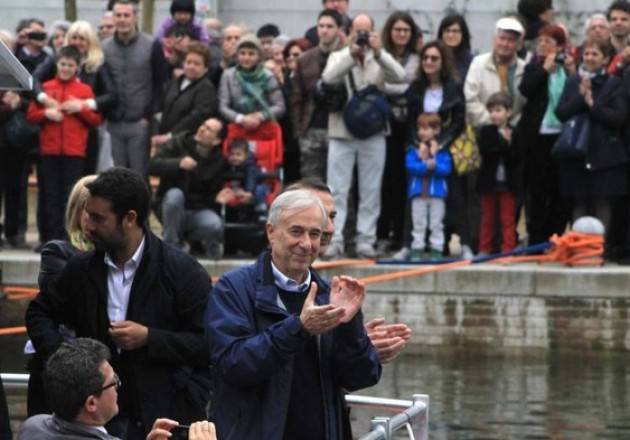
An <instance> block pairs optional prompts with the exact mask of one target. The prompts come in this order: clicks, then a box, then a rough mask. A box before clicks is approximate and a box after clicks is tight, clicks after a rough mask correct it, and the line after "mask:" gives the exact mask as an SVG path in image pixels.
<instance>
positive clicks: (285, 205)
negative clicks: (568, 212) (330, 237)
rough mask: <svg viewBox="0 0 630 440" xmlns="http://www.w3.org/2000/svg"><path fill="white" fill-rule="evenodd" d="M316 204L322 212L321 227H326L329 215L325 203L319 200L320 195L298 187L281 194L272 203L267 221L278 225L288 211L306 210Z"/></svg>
mask: <svg viewBox="0 0 630 440" xmlns="http://www.w3.org/2000/svg"><path fill="white" fill-rule="evenodd" d="M314 206H316V207H317V208H319V211H320V212H321V214H322V216H321V217H322V221H321V227H322V229H324V228H325V227H326V224H327V223H328V216H327V214H326V210H325V209H324V205H322V202H321V201H320V200H319V197H317V196H316V195H314V194H313V193H312V192H310V191H307V190H304V189H296V190H294V191H287V192H284V193H282V194H280V195H279V196H278V197H276V199H275V200H274V201H273V203H272V204H271V207H270V208H269V218H268V219H267V223H269V224H271V225H272V226H278V223H280V218H281V217H282V214H284V213H285V212H287V211H304V210H305V209H309V208H312V207H314Z"/></svg>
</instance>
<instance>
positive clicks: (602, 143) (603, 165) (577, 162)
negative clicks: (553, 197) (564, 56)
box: [556, 40, 630, 249]
mask: <svg viewBox="0 0 630 440" xmlns="http://www.w3.org/2000/svg"><path fill="white" fill-rule="evenodd" d="M609 50H610V49H609V46H608V45H607V44H606V43H600V42H598V41H595V40H587V41H586V42H585V43H584V51H583V55H582V59H583V64H582V65H581V66H580V71H579V73H578V75H574V76H572V77H571V78H569V79H568V80H567V82H566V85H565V87H564V91H563V93H562V97H561V98H560V103H559V104H558V106H557V107H556V114H557V115H558V118H560V120H561V121H564V122H566V121H568V120H569V119H571V118H572V117H574V116H578V115H586V116H587V117H588V121H589V123H590V134H589V138H588V149H587V152H586V156H585V157H584V158H583V159H571V160H569V159H562V160H559V161H558V172H559V177H560V194H561V195H562V196H563V197H565V198H566V199H568V200H570V201H571V202H572V203H573V212H572V214H573V219H576V218H579V217H581V216H584V215H594V216H596V217H597V218H599V220H601V221H602V223H603V224H604V226H605V227H606V231H607V232H608V231H609V227H610V225H611V217H612V206H613V202H614V201H615V199H616V198H618V197H620V196H624V195H626V194H627V191H628V183H627V179H628V176H627V164H628V162H629V161H630V157H629V155H628V151H627V147H626V145H625V143H624V141H623V136H622V130H623V128H624V123H625V121H626V114H627V98H626V93H624V92H623V90H622V82H621V80H620V79H619V78H617V77H615V76H612V75H609V74H608V73H607V72H606V66H607V64H608V61H609V59H610V55H611V54H610V51H609ZM606 248H607V249H610V243H608V242H607V243H606Z"/></svg>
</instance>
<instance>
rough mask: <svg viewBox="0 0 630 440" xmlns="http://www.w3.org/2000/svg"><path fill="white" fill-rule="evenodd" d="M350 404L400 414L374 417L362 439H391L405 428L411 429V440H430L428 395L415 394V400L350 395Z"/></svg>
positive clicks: (408, 430) (409, 435)
mask: <svg viewBox="0 0 630 440" xmlns="http://www.w3.org/2000/svg"><path fill="white" fill-rule="evenodd" d="M346 402H347V403H348V405H350V406H351V407H355V408H367V409H371V410H383V411H387V412H395V413H396V414H395V415H393V416H391V417H383V416H379V417H374V418H373V419H372V420H371V422H370V431H369V432H368V433H367V434H364V435H362V436H360V437H359V440H391V439H393V438H394V434H395V433H396V432H397V431H399V430H401V429H406V430H407V435H408V437H409V438H410V439H411V440H428V438H429V396H428V395H427V394H414V395H413V399H412V400H398V399H384V398H378V397H369V396H355V395H352V394H348V395H346Z"/></svg>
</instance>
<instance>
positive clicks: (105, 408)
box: [18, 338, 216, 440]
mask: <svg viewBox="0 0 630 440" xmlns="http://www.w3.org/2000/svg"><path fill="white" fill-rule="evenodd" d="M109 359H110V351H109V349H108V348H107V346H106V345H104V344H103V343H101V342H99V341H97V340H95V339H89V338H78V339H76V340H74V341H72V342H70V343H66V342H64V343H63V344H62V345H61V346H60V347H59V348H58V349H57V351H56V352H55V353H54V354H53V355H52V356H51V357H50V359H49V360H48V362H47V363H46V373H45V381H46V382H45V383H46V392H47V397H48V402H49V404H50V407H51V409H52V411H53V414H52V415H49V414H38V415H36V416H33V417H31V418H29V419H28V420H26V422H24V424H23V425H22V428H21V429H20V432H19V434H18V440H22V439H23V440H40V439H41V440H43V439H75V440H79V439H100V440H118V438H117V437H114V436H112V435H109V434H108V433H107V430H106V429H105V424H107V422H109V421H110V420H111V419H112V417H114V416H115V415H116V414H117V413H118V403H117V397H118V389H119V388H120V386H121V381H120V379H119V378H118V375H117V374H116V372H115V371H114V369H113V368H112V366H111V365H110V363H109ZM171 432H172V433H171ZM178 432H181V433H182V435H180V436H179V437H175V438H185V439H189V440H216V434H215V429H214V425H213V424H212V423H209V422H207V421H201V422H195V423H193V424H192V425H191V426H190V427H187V426H186V427H184V426H179V424H178V423H177V422H175V421H173V420H169V419H157V420H155V422H154V423H153V428H152V429H151V432H149V434H148V435H147V440H166V439H167V438H172V435H173V434H175V433H178Z"/></svg>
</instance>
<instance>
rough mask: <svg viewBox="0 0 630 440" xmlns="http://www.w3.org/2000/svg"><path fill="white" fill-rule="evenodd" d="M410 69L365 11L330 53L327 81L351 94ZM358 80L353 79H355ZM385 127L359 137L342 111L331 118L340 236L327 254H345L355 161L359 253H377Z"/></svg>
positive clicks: (332, 181)
mask: <svg viewBox="0 0 630 440" xmlns="http://www.w3.org/2000/svg"><path fill="white" fill-rule="evenodd" d="M404 76H405V70H404V69H403V67H402V66H401V65H400V64H398V62H396V60H395V59H394V58H393V57H392V56H391V55H390V54H389V53H387V51H385V50H384V49H383V48H382V43H381V39H380V36H379V35H378V34H377V33H375V32H374V20H372V18H371V17H370V16H368V15H365V14H360V15H358V16H357V17H356V18H355V19H354V20H353V21H352V28H351V32H350V36H349V42H348V45H347V46H346V47H345V48H343V49H341V50H339V51H337V52H334V53H333V54H331V55H330V58H329V59H328V63H327V64H326V68H325V69H324V72H323V74H322V80H323V81H324V83H326V84H345V86H346V90H347V92H348V96H349V97H350V98H352V95H353V94H354V93H355V92H356V91H360V90H362V89H364V88H365V87H368V86H370V85H373V86H376V87H377V88H378V89H379V90H381V91H382V90H383V89H384V84H385V82H389V83H396V82H401V81H403V79H404ZM352 83H354V84H352ZM385 131H386V130H382V131H380V132H378V133H376V134H374V135H372V136H369V137H366V138H364V139H358V138H357V137H355V136H353V135H352V134H351V133H350V131H349V130H348V128H347V126H346V124H345V122H344V118H343V112H342V111H337V112H332V113H330V115H329V118H328V136H329V138H330V144H329V147H328V166H327V178H328V184H329V185H330V187H331V188H332V189H333V194H334V199H335V207H336V208H337V218H336V219H335V235H334V237H333V241H332V243H331V245H330V246H329V248H328V251H327V253H326V256H327V257H330V258H333V257H336V256H339V255H340V254H342V253H343V251H344V249H343V243H344V237H343V228H344V224H345V222H346V215H347V204H348V192H349V190H350V184H351V183H352V169H353V168H354V165H355V163H356V164H357V168H358V177H359V185H358V189H359V209H358V213H357V237H356V252H357V254H358V256H360V257H364V258H373V257H375V256H376V251H375V250H374V242H375V240H376V221H377V219H378V216H379V214H380V211H381V196H380V194H381V180H382V177H383V167H384V164H385Z"/></svg>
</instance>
